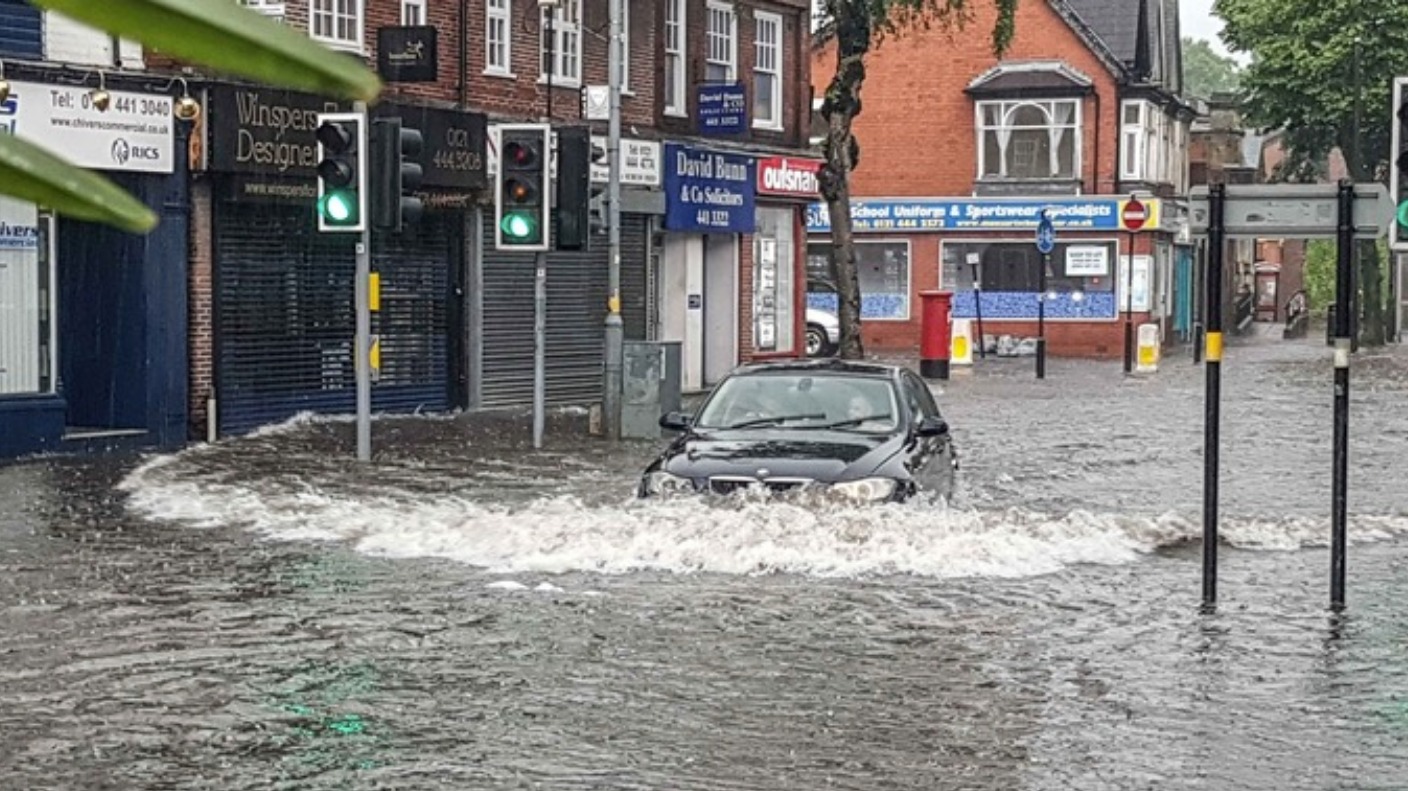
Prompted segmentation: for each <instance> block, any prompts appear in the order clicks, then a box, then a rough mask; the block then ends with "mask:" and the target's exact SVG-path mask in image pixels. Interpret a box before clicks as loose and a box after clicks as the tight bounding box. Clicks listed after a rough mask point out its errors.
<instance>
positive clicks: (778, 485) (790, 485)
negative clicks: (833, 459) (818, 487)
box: [709, 475, 815, 494]
mask: <svg viewBox="0 0 1408 791" xmlns="http://www.w3.org/2000/svg"><path fill="white" fill-rule="evenodd" d="M813 483H815V481H813V480H812V479H810V478H764V479H762V480H759V479H757V478H748V477H745V476H732V475H716V476H714V477H712V478H710V479H709V491H710V492H712V493H714V494H733V493H734V492H740V491H746V490H748V489H750V488H761V489H762V490H764V491H766V492H768V493H770V494H781V493H784V492H792V491H797V490H799V489H803V488H806V487H807V486H810V485H811V484H813Z"/></svg>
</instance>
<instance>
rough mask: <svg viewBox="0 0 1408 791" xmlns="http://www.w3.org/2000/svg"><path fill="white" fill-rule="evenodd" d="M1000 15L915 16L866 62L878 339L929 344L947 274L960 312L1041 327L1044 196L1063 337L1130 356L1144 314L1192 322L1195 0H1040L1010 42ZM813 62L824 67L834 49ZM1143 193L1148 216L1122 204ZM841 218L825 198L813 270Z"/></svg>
mask: <svg viewBox="0 0 1408 791" xmlns="http://www.w3.org/2000/svg"><path fill="white" fill-rule="evenodd" d="M994 14H995V11H994V10H993V9H992V8H991V7H990V5H989V4H986V3H980V4H978V5H977V6H976V8H975V13H974V17H973V19H972V21H971V23H970V24H969V26H968V30H967V31H964V32H962V33H959V34H957V35H949V34H947V33H945V32H942V31H937V30H929V31H926V30H922V29H916V30H912V31H908V32H906V34H905V35H904V36H903V37H901V38H899V39H895V40H889V41H886V42H884V43H883V44H882V45H881V46H880V47H879V48H878V49H876V50H875V51H874V52H872V53H871V55H870V56H869V60H868V61H867V75H866V82H865V85H864V88H863V98H864V102H865V109H864V112H863V113H862V114H861V116H860V117H859V118H858V119H857V121H856V135H857V138H858V139H859V143H860V147H861V158H860V165H859V167H858V169H857V170H856V172H855V174H854V182H853V184H854V187H853V190H852V194H853V195H854V196H856V197H855V198H853V205H852V215H853V219H854V221H855V224H856V231H857V237H858V246H857V253H858V255H857V257H858V263H859V269H860V279H861V291H862V296H863V304H862V318H863V321H864V329H863V334H864V339H865V342H866V345H867V348H873V349H894V350H901V349H904V350H908V349H914V348H916V347H917V346H918V343H919V330H920V326H919V317H920V311H919V309H918V305H917V301H918V298H919V293H920V292H921V291H924V290H929V289H935V288H941V289H944V290H948V291H952V292H953V293H954V317H955V318H956V319H964V318H967V319H972V318H975V317H976V314H977V308H978V307H979V305H978V299H979V298H981V310H982V314H983V320H984V321H983V323H984V327H983V330H984V333H985V334H986V335H987V336H989V337H991V336H997V335H1012V336H1017V337H1034V336H1035V335H1036V334H1037V331H1036V327H1037V324H1036V317H1037V314H1038V307H1039V304H1040V303H1039V299H1041V297H1042V295H1041V294H1039V293H1038V284H1039V282H1040V275H1041V267H1042V266H1043V261H1042V256H1041V255H1040V253H1039V252H1038V251H1037V250H1036V247H1035V245H1034V244H1033V241H1034V240H1033V231H1034V229H1035V228H1036V225H1037V220H1038V217H1039V213H1040V212H1041V211H1042V210H1043V209H1046V210H1049V211H1050V213H1051V215H1052V217H1053V221H1054V225H1055V227H1056V232H1057V233H1056V235H1057V240H1056V246H1055V249H1054V251H1053V253H1052V254H1051V260H1050V265H1049V268H1048V271H1047V286H1048V289H1047V292H1046V294H1045V299H1044V301H1045V305H1044V309H1045V317H1046V319H1047V323H1046V337H1047V342H1048V348H1049V349H1050V352H1051V353H1052V354H1054V355H1071V356H1075V355H1081V356H1099V357H1118V356H1119V355H1120V354H1121V353H1122V348H1123V343H1122V337H1123V326H1122V324H1123V321H1122V319H1123V318H1124V317H1125V316H1126V315H1132V318H1133V320H1134V322H1135V323H1136V324H1138V323H1144V322H1147V321H1152V322H1154V323H1157V324H1159V325H1160V327H1161V330H1162V332H1163V333H1164V337H1165V338H1166V339H1167V338H1169V337H1171V333H1172V332H1173V331H1182V330H1183V329H1184V328H1186V324H1187V321H1188V318H1189V316H1190V313H1191V304H1190V298H1191V289H1190V287H1189V284H1190V283H1191V274H1192V257H1191V247H1190V245H1189V242H1190V241H1191V240H1189V239H1188V238H1187V234H1186V231H1184V230H1183V229H1184V228H1185V227H1186V222H1185V220H1184V216H1185V214H1186V203H1185V201H1184V200H1183V198H1184V196H1185V195H1186V192H1187V187H1188V182H1187V179H1188V175H1187V146H1188V128H1189V123H1190V121H1191V120H1192V118H1193V115H1194V111H1193V108H1192V107H1191V106H1189V105H1188V104H1187V103H1185V102H1184V101H1183V100H1182V99H1181V98H1180V95H1181V89H1182V64H1181V59H1180V51H1179V28H1178V8H1177V3H1176V2H1174V0H1039V1H1038V2H1029V3H1022V4H1020V5H1019V6H1018V11H1017V21H1016V37H1015V39H1014V41H1013V44H1012V46H1011V48H1010V50H1009V51H1008V52H1007V53H1006V54H1005V56H1004V57H1003V58H1002V59H1001V60H997V59H995V58H994V57H993V55H992V53H991V51H990V43H989V36H988V32H989V31H990V30H991V28H992V24H993V21H994ZM812 69H813V82H815V83H816V84H818V85H823V84H825V82H826V81H827V80H828V79H829V78H830V76H831V74H833V73H834V69H835V53H834V51H822V52H819V53H817V54H816V56H815V57H814V59H813V63H812ZM1131 195H1137V196H1138V199H1139V202H1140V203H1142V204H1143V205H1144V206H1145V207H1146V211H1147V214H1148V217H1147V221H1146V223H1145V225H1144V227H1143V228H1142V229H1141V230H1140V231H1139V232H1137V233H1129V232H1127V231H1126V230H1125V228H1124V226H1123V224H1122V222H1121V215H1122V213H1123V212H1124V209H1125V207H1126V205H1127V201H1128V198H1129V196H1131ZM829 227H830V222H829V218H828V217H827V215H826V212H825V210H824V207H821V206H817V207H816V208H815V209H814V210H813V213H812V215H811V216H810V218H809V225H808V231H809V237H808V249H809V256H808V258H809V264H808V265H809V271H810V272H811V274H812V275H813V276H814V277H818V278H820V277H823V276H825V275H826V274H827V271H828V268H829V260H830V247H829V240H828V238H827V232H828V231H829ZM1131 263H1132V275H1133V277H1132V282H1133V289H1132V293H1131V294H1126V293H1125V292H1126V283H1127V282H1129V280H1130V278H1129V275H1130V274H1131V273H1130V271H1129V270H1130V269H1131ZM975 286H977V287H978V288H975ZM1131 296H1132V302H1131V300H1130V297H1131ZM809 299H811V300H812V301H814V302H824V301H826V300H827V299H828V297H827V296H824V295H818V294H812V295H810V296H809ZM1130 306H1132V308H1133V310H1132V312H1130V311H1128V307H1130Z"/></svg>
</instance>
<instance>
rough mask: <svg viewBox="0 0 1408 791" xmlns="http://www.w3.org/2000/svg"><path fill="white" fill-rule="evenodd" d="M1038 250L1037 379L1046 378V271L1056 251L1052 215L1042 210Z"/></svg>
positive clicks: (1037, 227) (1038, 233)
mask: <svg viewBox="0 0 1408 791" xmlns="http://www.w3.org/2000/svg"><path fill="white" fill-rule="evenodd" d="M1036 249H1037V252H1039V253H1041V272H1040V273H1038V274H1037V287H1036V290H1037V294H1036V378H1038V379H1045V378H1046V270H1048V269H1050V268H1051V251H1052V250H1054V249H1056V228H1055V226H1054V225H1053V224H1052V223H1051V213H1050V212H1049V211H1048V210H1046V209H1042V210H1041V219H1040V220H1039V221H1038V222H1037V225H1036Z"/></svg>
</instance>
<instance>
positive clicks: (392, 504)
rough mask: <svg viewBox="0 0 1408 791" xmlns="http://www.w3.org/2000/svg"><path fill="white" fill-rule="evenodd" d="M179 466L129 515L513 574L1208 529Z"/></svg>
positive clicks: (704, 565) (149, 485) (839, 565)
mask: <svg viewBox="0 0 1408 791" xmlns="http://www.w3.org/2000/svg"><path fill="white" fill-rule="evenodd" d="M182 458H183V457H182V455H181V454H177V455H175V456H162V457H157V458H155V459H153V460H151V461H149V462H148V463H146V464H144V465H142V466H141V467H139V468H138V469H136V470H134V471H133V472H132V473H131V474H130V475H129V476H128V477H127V478H126V479H125V480H124V481H123V483H122V484H121V488H122V489H124V490H125V491H127V492H128V493H129V495H130V497H129V501H128V507H129V508H131V509H133V510H134V511H135V512H137V513H138V514H141V515H143V516H145V517H148V518H152V519H159V520H171V521H177V522H180V523H183V524H188V525H191V526H193V527H201V528H211V527H219V526H233V527H242V528H245V529H249V530H253V531H255V532H257V533H258V534H260V535H263V536H265V537H267V538H269V539H273V540H280V541H337V542H344V543H347V544H349V545H351V546H353V547H354V548H355V549H356V550H358V551H360V552H364V553H367V554H372V555H377V556H385V557H397V558H444V559H449V560H453V561H457V562H461V563H465V564H469V565H472V566H475V567H479V568H482V569H486V570H489V571H491V572H494V573H502V574H512V575H518V574H543V573H547V574H556V573H564V572H571V571H586V572H596V573H602V574H625V573H631V572H636V571H647V570H651V571H667V572H674V573H695V572H711V573H722V574H740V575H747V574H760V573H776V572H782V573H793V574H803V575H811V576H819V577H857V576H872V575H891V574H913V575H920V576H926V577H940V578H943V577H1022V576H1032V575H1038V574H1046V573H1052V572H1056V571H1059V570H1061V569H1063V568H1067V567H1070V566H1072V565H1078V564H1112V565H1113V564H1127V563H1132V562H1135V561H1136V560H1138V559H1139V558H1140V557H1141V556H1142V555H1144V554H1147V553H1149V552H1152V551H1154V550H1156V549H1158V548H1160V547H1166V546H1172V545H1175V544H1179V543H1183V542H1186V541H1190V540H1194V539H1197V538H1198V537H1199V536H1200V535H1201V528H1200V527H1199V526H1198V525H1196V524H1194V523H1192V522H1190V521H1189V520H1187V519H1184V518H1181V517H1179V516H1177V515H1173V514H1168V515H1165V516H1162V517H1158V518H1146V517H1132V516H1121V515H1116V514H1103V513H1094V512H1090V511H1083V510H1073V511H1071V512H1069V513H1066V514H1062V515H1050V514H1041V513H1037V512H1033V511H1030V510H1025V509H1020V508H1011V509H1007V510H987V511H979V510H971V509H958V508H948V507H946V506H944V505H942V504H934V503H928V502H919V503H907V504H903V505H880V506H854V507H849V506H847V507H840V506H835V505H826V506H804V505H800V504H794V503H788V502H766V501H749V500H744V501H740V502H731V503H728V504H726V505H711V504H707V503H704V502H703V501H700V500H696V499H693V498H689V499H675V500H665V501H636V500H623V501H622V502H621V503H619V504H617V505H611V506H592V505H587V504H584V503H583V502H581V501H580V500H578V499H576V498H573V497H551V498H548V497H545V498H541V499H538V500H535V501H533V502H530V503H528V504H526V505H520V506H505V505H496V504H490V503H483V502H476V501H473V500H469V499H465V498H463V497H453V496H440V497H436V496H429V495H427V494H426V493H424V492H401V491H395V490H380V491H378V492H376V493H375V494H373V493H368V494H360V493H354V492H347V493H343V492H337V493H333V492H327V491H323V490H320V489H318V488H317V487H316V486H310V485H300V486H298V487H281V486H273V485H271V486H268V487H263V486H261V485H260V484H259V483H257V482H256V483H249V484H237V483H225V482H221V481H217V480H213V479H209V478H205V477H202V474H201V473H200V472H199V471H197V470H195V469H193V468H191V466H190V465H184V464H182V461H181V460H182ZM255 487H259V488H255ZM1350 532H1351V536H1352V539H1353V540H1355V541H1373V540H1383V539H1387V538H1392V537H1395V536H1400V535H1403V534H1405V533H1408V519H1405V518H1401V517H1383V518H1374V517H1355V518H1353V519H1352V520H1351V531H1350ZM1222 535H1223V537H1224V540H1226V541H1228V542H1229V543H1232V544H1233V545H1235V546H1239V547H1247V548H1255V549H1270V550H1294V549H1298V548H1301V547H1306V546H1317V545H1320V544H1323V543H1325V541H1326V540H1327V538H1328V535H1329V530H1328V521H1327V520H1320V519H1283V520H1274V521H1272V520H1266V521H1258V520H1235V519H1228V520H1225V522H1224V525H1223V529H1222ZM513 584H514V585H517V584H520V583H513ZM505 587H507V586H505ZM540 589H542V590H546V589H544V588H542V587H541V586H540Z"/></svg>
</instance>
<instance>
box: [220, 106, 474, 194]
mask: <svg viewBox="0 0 1408 791" xmlns="http://www.w3.org/2000/svg"><path fill="white" fill-rule="evenodd" d="M210 104H211V108H210V109H211V122H210V124H209V127H210V130H211V133H210V135H211V137H210V168H211V170H214V171H217V172H221V173H241V174H247V175H252V176H263V177H266V179H267V177H277V178H278V179H284V180H292V181H306V182H307V183H309V184H313V183H314V180H315V179H316V177H317V166H318V139H317V137H316V133H317V130H318V115H319V114H320V113H325V112H342V111H345V108H343V107H340V106H339V105H338V103H337V102H333V101H328V100H325V99H322V98H319V97H317V96H311V95H308V94H302V93H297V92H293V91H281V90H272V89H267V88H223V87H222V88H216V89H214V90H213V91H212V92H211V100H210ZM377 117H399V118H400V119H401V121H402V122H403V123H404V124H405V125H406V126H407V127H410V128H414V129H419V130H420V133H421V135H422V136H423V138H424V140H425V146H424V148H423V149H422V154H421V167H422V168H423V170H424V176H423V177H422V180H421V185H422V186H424V187H432V188H444V189H467V190H474V189H481V188H483V187H484V186H486V185H487V184H488V183H489V180H488V175H487V174H486V172H485V167H484V134H485V132H484V130H485V128H486V127H487V124H488V119H487V117H486V116H485V115H484V114H483V113H471V112H463V111H459V110H450V109H443V108H438V107H420V106H415V105H397V104H390V103H386V104H381V105H378V106H377V108H376V109H375V111H374V112H373V113H372V118H373V119H375V118H377ZM248 183H249V184H259V183H267V184H268V186H269V189H268V190H267V191H266V193H264V194H259V195H256V194H254V193H241V194H244V195H245V196H246V197H249V198H251V199H254V198H258V197H265V198H271V199H277V198H281V197H282V198H288V199H294V198H297V197H299V196H296V195H293V194H291V193H293V192H300V193H301V192H302V190H297V189H294V188H292V187H290V186H288V185H287V184H284V183H280V182H279V181H278V180H268V181H264V182H261V181H256V180H252V181H250V182H248Z"/></svg>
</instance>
